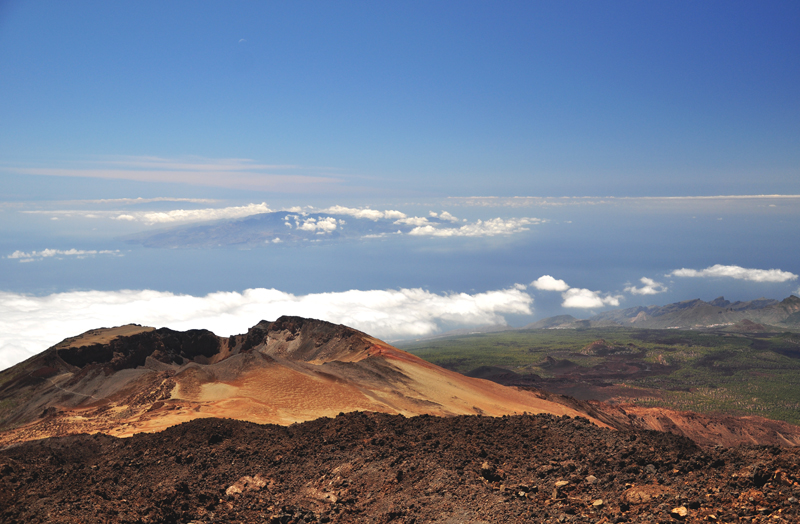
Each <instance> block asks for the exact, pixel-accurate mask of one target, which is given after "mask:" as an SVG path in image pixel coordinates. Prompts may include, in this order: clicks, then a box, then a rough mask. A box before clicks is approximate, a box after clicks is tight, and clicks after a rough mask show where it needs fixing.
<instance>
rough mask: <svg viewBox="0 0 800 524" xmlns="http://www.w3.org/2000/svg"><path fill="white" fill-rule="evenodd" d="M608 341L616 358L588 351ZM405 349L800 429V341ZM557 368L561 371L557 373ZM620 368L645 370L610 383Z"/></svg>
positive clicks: (500, 340) (640, 338) (602, 332)
mask: <svg viewBox="0 0 800 524" xmlns="http://www.w3.org/2000/svg"><path fill="white" fill-rule="evenodd" d="M600 339H602V340H603V341H605V345H606V346H607V347H610V348H612V349H611V351H610V354H606V355H598V354H591V353H592V352H591V351H587V350H586V348H587V346H589V345H590V344H591V343H593V342H595V341H597V340H600ZM399 347H402V348H403V349H404V350H406V351H409V352H411V353H413V354H415V355H417V356H419V357H421V358H424V359H425V360H428V361H429V362H432V363H434V364H437V365H440V366H443V367H446V368H448V369H452V370H454V371H458V372H460V373H469V372H470V371H472V370H475V369H477V368H479V367H481V366H494V367H500V368H505V369H508V370H511V371H514V372H515V373H518V374H520V375H530V374H535V375H538V376H539V377H542V378H543V379H545V380H544V384H542V385H541V386H540V387H542V389H547V385H546V383H547V379H551V380H552V379H559V378H560V379H562V381H563V380H564V379H565V378H566V379H570V378H572V379H575V380H584V379H583V378H581V374H582V372H583V371H585V373H586V375H587V377H588V378H586V379H585V380H588V381H592V380H594V381H595V382H596V383H598V384H599V383H601V382H602V383H605V384H609V383H613V384H614V385H617V386H621V387H631V388H641V390H647V392H645V393H643V394H642V395H641V396H638V397H633V398H626V399H625V401H626V402H633V403H635V404H638V405H642V406H655V407H666V408H672V409H678V410H684V411H696V412H701V413H724V414H731V415H759V416H762V417H766V418H771V419H777V420H784V421H786V422H790V423H793V424H800V334H798V333H788V332H787V333H777V334H763V333H758V334H751V333H718V332H717V333H715V332H702V331H679V330H656V329H631V328H616V327H615V328H590V329H536V330H514V331H504V332H499V333H484V334H472V335H463V336H453V337H446V338H438V339H431V340H424V341H417V342H407V343H403V344H400V345H399ZM582 351H583V353H582ZM587 353H588V354H587ZM548 357H550V358H549V359H548ZM554 361H555V362H556V363H557V364H558V363H560V364H561V365H553V363H554ZM612 361H613V362H616V363H618V364H619V363H624V364H630V365H638V366H639V367H640V368H641V370H642V371H641V372H640V373H634V374H631V375H630V376H621V375H620V374H617V375H613V374H610V375H609V376H608V377H606V378H602V372H603V369H605V368H606V367H607V365H608V364H611V363H612ZM565 365H566V367H567V368H569V370H568V371H565V367H564V366H565ZM576 370H577V371H576ZM623 375H624V374H623ZM576 377H577V378H576ZM601 385H602V384H601Z"/></svg>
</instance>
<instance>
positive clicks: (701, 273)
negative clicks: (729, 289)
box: [666, 264, 797, 282]
mask: <svg viewBox="0 0 800 524" xmlns="http://www.w3.org/2000/svg"><path fill="white" fill-rule="evenodd" d="M666 276H668V277H726V278H734V279H736V280H749V281H751V282H788V281H790V280H797V275H795V274H794V273H790V272H789V271H781V270H780V269H751V268H746V267H740V266H723V265H722V264H716V265H713V266H711V267H707V268H705V269H701V270H697V269H686V268H681V269H676V270H674V271H672V272H671V273H668V274H667V275H666Z"/></svg>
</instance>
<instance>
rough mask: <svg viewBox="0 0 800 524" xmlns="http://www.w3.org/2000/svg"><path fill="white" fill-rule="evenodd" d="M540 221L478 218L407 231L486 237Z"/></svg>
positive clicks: (509, 232)
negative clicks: (474, 220) (465, 222)
mask: <svg viewBox="0 0 800 524" xmlns="http://www.w3.org/2000/svg"><path fill="white" fill-rule="evenodd" d="M542 222H544V220H541V219H539V218H509V219H503V218H492V219H489V220H478V221H476V222H473V223H471V224H466V225H463V226H461V227H458V228H455V227H436V226H433V225H430V224H428V225H423V226H417V227H415V228H414V229H412V230H411V231H410V232H409V235H415V236H433V237H488V236H496V235H510V234H513V233H519V232H522V231H528V230H529V229H530V228H529V227H527V226H529V225H533V224H541V223H542Z"/></svg>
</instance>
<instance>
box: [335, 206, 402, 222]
mask: <svg viewBox="0 0 800 524" xmlns="http://www.w3.org/2000/svg"><path fill="white" fill-rule="evenodd" d="M320 213H329V214H331V215H348V216H351V217H355V218H368V219H369V220H380V219H382V218H387V219H390V220H391V219H393V218H394V219H403V218H406V214H405V213H403V212H402V211H396V210H394V209H387V210H386V211H378V210H377V209H370V208H368V207H365V208H356V207H344V206H332V207H329V208H327V209H323V210H322V211H320Z"/></svg>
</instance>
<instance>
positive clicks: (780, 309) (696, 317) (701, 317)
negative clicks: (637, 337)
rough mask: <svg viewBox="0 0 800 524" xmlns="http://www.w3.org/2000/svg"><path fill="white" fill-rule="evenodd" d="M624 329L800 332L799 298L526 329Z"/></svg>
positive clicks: (685, 305)
mask: <svg viewBox="0 0 800 524" xmlns="http://www.w3.org/2000/svg"><path fill="white" fill-rule="evenodd" d="M611 326H625V327H635V328H646V329H718V330H722V331H748V332H752V331H776V330H778V331H780V330H796V329H800V298H798V297H796V296H794V295H790V296H789V297H787V298H785V299H783V300H781V301H778V300H775V299H768V298H759V299H756V300H750V301H746V302H742V301H737V302H730V301H729V300H725V298H724V297H718V298H715V299H714V300H712V301H710V302H705V301H703V300H700V299H694V300H686V301H683V302H676V303H674V304H668V305H666V306H636V307H632V308H627V309H616V310H613V311H604V312H603V313H600V314H597V315H595V316H593V317H591V318H589V319H586V320H579V319H577V318H575V317H573V316H571V315H559V316H555V317H550V318H545V319H542V320H539V321H538V322H534V323H532V324H529V325H527V326H525V327H524V328H523V329H577V328H582V327H611Z"/></svg>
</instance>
